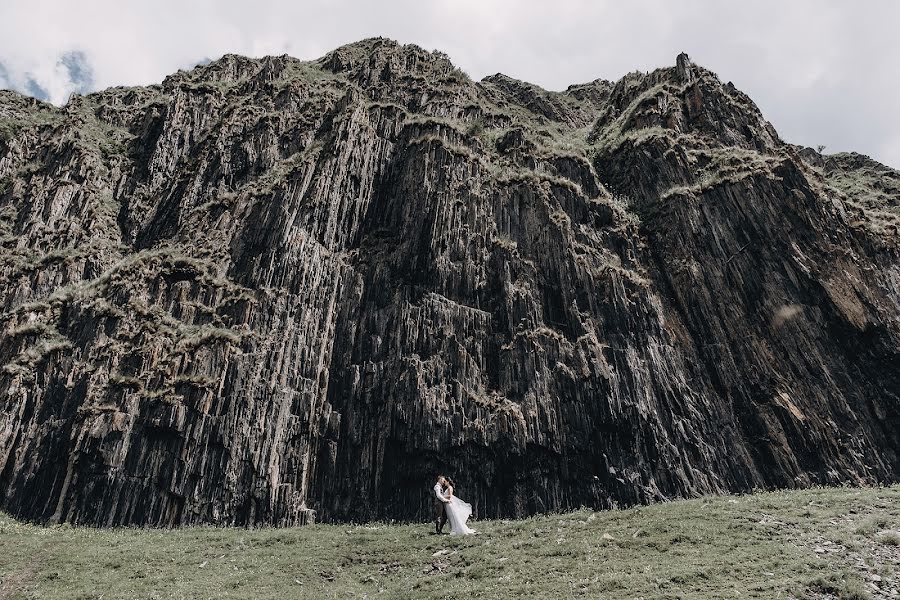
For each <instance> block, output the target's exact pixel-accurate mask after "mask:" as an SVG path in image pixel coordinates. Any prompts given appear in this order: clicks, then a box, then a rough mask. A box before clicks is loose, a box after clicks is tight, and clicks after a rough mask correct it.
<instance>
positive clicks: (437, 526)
mask: <svg viewBox="0 0 900 600" xmlns="http://www.w3.org/2000/svg"><path fill="white" fill-rule="evenodd" d="M444 519H446V517H445V515H444V503H443V502H437V501H435V503H434V531H435V533H440V532H441V529H443V528H444Z"/></svg>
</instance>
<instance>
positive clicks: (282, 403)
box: [0, 39, 900, 526]
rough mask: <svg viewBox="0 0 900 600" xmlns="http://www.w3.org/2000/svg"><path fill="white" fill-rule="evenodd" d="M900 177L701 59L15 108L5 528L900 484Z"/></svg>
mask: <svg viewBox="0 0 900 600" xmlns="http://www.w3.org/2000/svg"><path fill="white" fill-rule="evenodd" d="M898 181H900V175H898V173H897V172H896V171H893V170H891V169H889V168H887V167H884V166H882V165H879V164H878V163H875V162H874V161H871V160H870V159H867V158H865V157H861V156H858V155H833V156H822V155H820V154H818V153H816V152H815V151H813V150H810V149H803V148H798V147H794V146H791V145H788V144H785V143H784V142H782V141H781V140H780V139H779V137H778V135H777V133H776V132H775V131H774V129H773V128H772V127H771V125H769V124H768V123H767V122H766V121H765V119H764V118H763V117H762V116H761V115H760V113H759V111H758V110H757V108H756V107H755V106H754V105H753V103H752V102H751V101H750V100H749V99H748V98H747V97H746V96H745V95H744V94H742V93H741V92H739V91H738V90H736V89H735V88H734V86H732V85H731V84H722V83H721V82H720V81H719V80H718V79H717V78H716V77H715V75H713V74H712V73H710V72H708V71H706V70H705V69H703V68H701V67H699V66H697V65H694V64H692V63H691V62H690V60H689V59H688V58H687V57H686V56H684V55H682V56H680V57H679V58H678V60H677V65H676V66H673V67H672V68H668V69H660V70H658V71H655V72H652V73H649V74H641V73H637V74H632V75H629V76H627V77H625V78H624V79H622V80H621V81H618V82H615V83H613V82H606V81H599V80H598V81H595V82H592V83H590V84H585V85H579V86H572V87H571V88H569V89H568V90H566V91H565V92H561V93H554V92H547V91H544V90H542V89H540V88H538V87H536V86H533V85H530V84H527V83H523V82H520V81H516V80H514V79H511V78H508V77H505V76H503V75H496V76H492V77H488V78H486V79H484V80H483V81H481V82H477V83H476V82H473V81H471V80H470V79H469V78H468V77H467V76H466V75H465V74H464V73H462V72H460V71H458V70H457V69H455V68H454V67H453V65H452V64H450V62H449V61H448V60H447V58H446V57H445V56H443V55H441V54H439V53H428V52H425V51H423V50H421V49H419V48H417V47H414V46H400V45H397V44H395V43H393V42H390V41H388V40H382V39H374V40H366V41H363V42H360V43H357V44H352V45H350V46H346V47H343V48H340V49H338V50H336V51H334V52H332V53H330V54H329V55H327V56H326V57H324V58H322V59H320V60H318V61H314V62H306V63H305V62H300V61H297V60H295V59H292V58H289V57H269V58H265V59H261V60H250V59H245V58H241V57H236V56H226V57H224V58H222V59H221V60H219V61H216V62H214V63H211V64H209V65H206V66H203V67H198V68H196V69H194V70H192V71H190V72H179V73H178V74H176V75H173V76H171V77H169V78H167V79H166V80H165V81H164V82H163V83H162V84H161V85H159V86H150V87H146V88H129V89H110V90H107V91H104V92H100V93H97V94H91V95H88V96H84V97H74V98H73V99H72V100H71V101H70V102H69V103H68V104H67V105H66V106H65V107H63V108H55V107H52V106H49V105H45V104H41V103H38V102H36V101H32V100H30V99H26V98H24V97H21V96H18V95H16V94H14V93H12V92H0V243H2V254H0V289H2V317H0V318H2V322H0V330H2V334H0V364H2V365H3V370H2V373H0V406H2V412H0V505H2V508H3V509H5V510H7V511H9V512H11V513H12V514H15V515H17V516H20V517H23V518H28V519H34V520H40V521H50V522H58V521H68V522H78V523H91V524H98V525H114V524H150V525H167V526H171V525H180V524H188V523H199V522H210V523H220V524H277V525H289V524H298V523H304V522H308V521H309V520H310V519H311V518H313V517H314V518H316V519H319V520H326V521H342V520H366V519H376V518H377V519H420V518H421V519H425V518H428V517H429V515H430V514H431V510H432V509H431V499H430V497H429V495H428V492H429V488H430V484H431V480H432V478H433V476H434V475H435V474H436V473H438V472H446V473H448V474H450V475H453V476H454V477H455V479H456V480H457V484H458V490H459V493H460V495H461V496H463V497H464V498H466V499H467V500H469V501H470V502H472V503H473V505H474V506H475V510H476V514H477V515H479V516H482V517H490V516H521V515H527V514H531V513H535V512H539V511H547V510H555V509H565V508H570V507H576V506H579V505H588V506H594V507H609V506H612V505H616V504H633V503H641V502H651V501H656V500H662V499H665V498H670V497H680V496H692V495H696V494H703V493H715V492H721V491H729V490H730V491H737V490H749V489H753V488H759V487H776V486H781V487H795V486H805V485H813V484H839V483H843V482H853V483H861V482H883V481H895V480H897V479H898V472H900V457H898V450H900V428H898V427H897V426H898V425H900V399H898V393H900V248H898V233H897V227H898V222H900V208H898V206H900V192H898V190H900V185H898Z"/></svg>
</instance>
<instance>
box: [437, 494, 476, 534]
mask: <svg viewBox="0 0 900 600" xmlns="http://www.w3.org/2000/svg"><path fill="white" fill-rule="evenodd" d="M444 510H446V511H447V520H448V521H450V535H472V534H473V533H475V530H474V529H472V528H470V527H469V526H468V525H466V521H468V520H469V517H471V516H472V505H471V504H469V503H468V502H463V501H462V500H460V499H459V498H457V497H456V496H453V497H452V498H450V502H448V503H447V504H445V505H444Z"/></svg>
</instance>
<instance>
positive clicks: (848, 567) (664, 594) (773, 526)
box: [0, 486, 900, 600]
mask: <svg viewBox="0 0 900 600" xmlns="http://www.w3.org/2000/svg"><path fill="white" fill-rule="evenodd" d="M475 527H476V528H477V529H478V530H479V531H480V535H477V536H471V537H467V538H456V537H450V536H437V535H434V534H432V533H431V526H430V525H429V524H422V525H383V524H375V525H369V526H339V525H315V526H311V527H305V528H298V529H261V530H246V529H217V528H211V527H209V528H207V527H201V528H190V529H183V530H174V531H165V530H139V529H112V530H109V529H107V530H103V529H89V528H73V527H68V526H59V527H38V526H34V525H26V524H22V523H19V522H17V521H15V520H14V519H12V518H10V517H8V516H6V515H0V578H2V583H0V598H42V599H52V598H85V599H86V598H98V599H99V598H104V599H108V598H223V597H228V598H366V597H368V598H375V597H380V598H441V599H443V600H448V599H453V598H580V597H588V598H644V599H647V600H649V599H651V598H704V599H706V598H798V599H800V598H810V599H823V598H842V599H860V598H873V599H874V598H882V597H884V598H891V597H894V595H893V594H897V592H898V591H900V590H898V588H900V486H894V487H889V488H876V489H855V488H842V489H815V490H806V491H793V492H774V493H761V494H754V495H749V496H735V497H715V498H702V499H697V500H688V501H679V502H671V503H667V504H661V505H656V506H650V507H637V508H632V509H628V510H617V511H609V512H591V511H586V510H582V511H577V512H573V513H567V514H558V515H550V516H542V517H534V518H531V519H527V520H522V521H485V522H478V523H476V524H475Z"/></svg>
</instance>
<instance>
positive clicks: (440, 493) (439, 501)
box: [434, 475, 449, 533]
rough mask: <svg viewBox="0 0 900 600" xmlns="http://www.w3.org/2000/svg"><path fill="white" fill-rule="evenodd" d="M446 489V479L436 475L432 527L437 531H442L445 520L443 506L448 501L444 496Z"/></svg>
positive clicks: (445, 513)
mask: <svg viewBox="0 0 900 600" xmlns="http://www.w3.org/2000/svg"><path fill="white" fill-rule="evenodd" d="M446 489H447V479H446V478H445V477H444V476H443V475H438V478H437V482H436V483H435V484H434V529H435V531H436V532H437V533H443V531H442V530H443V529H444V524H445V523H446V522H447V511H446V510H445V507H446V505H447V503H448V502H449V501H448V500H447V499H446V498H445V497H444V490H446Z"/></svg>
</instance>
